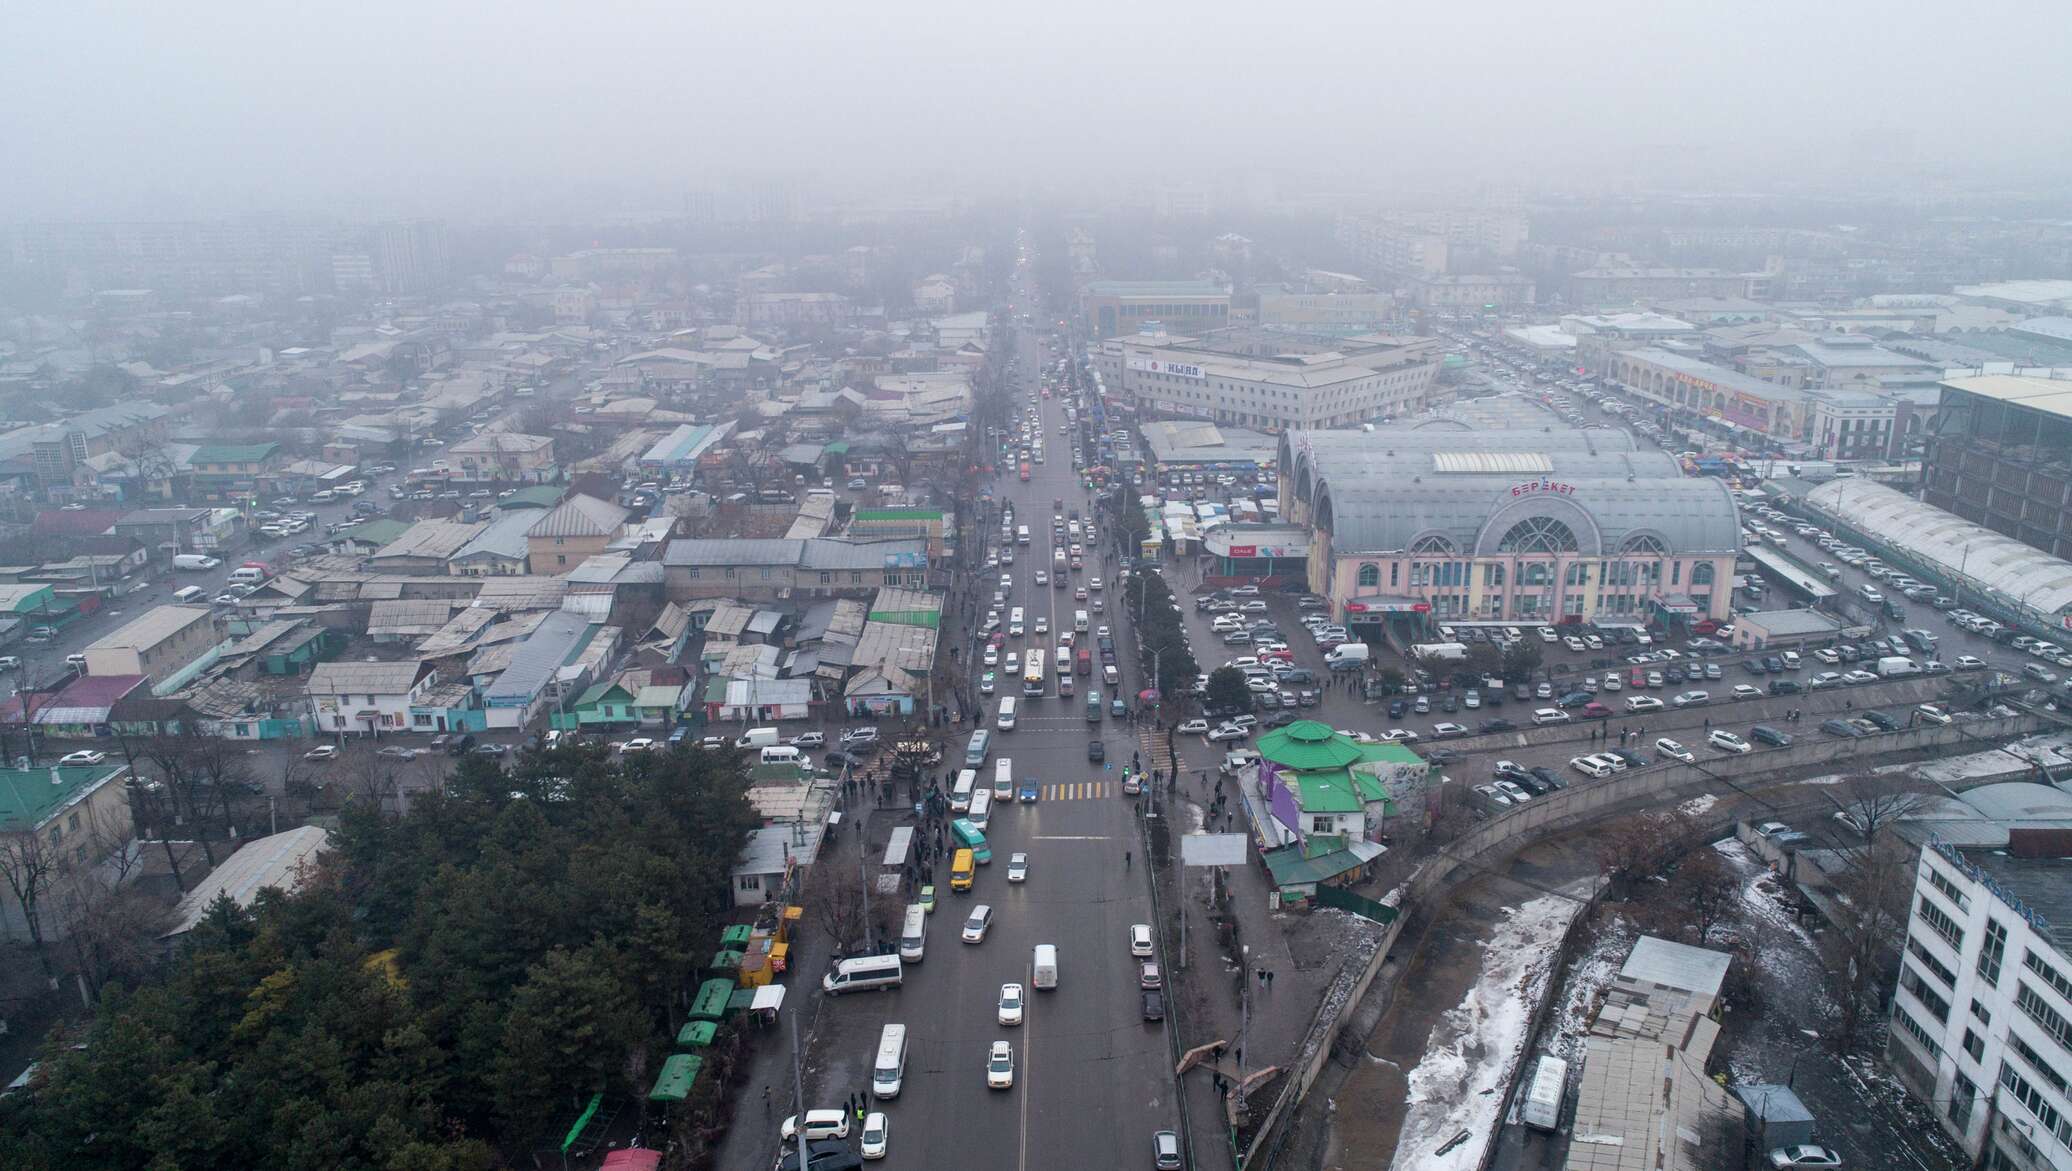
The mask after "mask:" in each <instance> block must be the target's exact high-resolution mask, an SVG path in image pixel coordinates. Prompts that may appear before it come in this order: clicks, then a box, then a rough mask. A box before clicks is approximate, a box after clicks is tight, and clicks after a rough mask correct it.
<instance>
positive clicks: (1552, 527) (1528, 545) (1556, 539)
mask: <svg viewBox="0 0 2072 1171" xmlns="http://www.w3.org/2000/svg"><path fill="white" fill-rule="evenodd" d="M1579 547H1580V546H1578V545H1577V544H1576V535H1575V533H1574V532H1573V531H1571V530H1570V529H1569V527H1568V526H1567V525H1565V524H1562V523H1561V522H1560V521H1558V520H1555V519H1554V518H1553V517H1551V516H1529V517H1526V518H1525V519H1524V520H1521V521H1519V522H1518V523H1517V524H1515V525H1512V526H1511V531H1510V532H1508V533H1505V534H1504V539H1503V540H1501V541H1499V542H1497V549H1498V550H1499V551H1500V552H1504V553H1573V552H1575V551H1576V550H1577V549H1578V548H1579Z"/></svg>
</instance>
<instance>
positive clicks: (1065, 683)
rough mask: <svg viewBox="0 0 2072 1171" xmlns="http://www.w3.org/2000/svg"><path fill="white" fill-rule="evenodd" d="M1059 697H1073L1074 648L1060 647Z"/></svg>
mask: <svg viewBox="0 0 2072 1171" xmlns="http://www.w3.org/2000/svg"><path fill="white" fill-rule="evenodd" d="M1058 698H1060V699H1070V698H1072V648H1071V647H1068V646H1061V647H1059V648H1058Z"/></svg>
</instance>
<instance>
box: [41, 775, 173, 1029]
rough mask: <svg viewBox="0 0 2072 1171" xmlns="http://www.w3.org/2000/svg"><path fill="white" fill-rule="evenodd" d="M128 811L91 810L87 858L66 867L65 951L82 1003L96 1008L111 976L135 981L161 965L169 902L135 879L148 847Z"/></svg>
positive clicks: (86, 827)
mask: <svg viewBox="0 0 2072 1171" xmlns="http://www.w3.org/2000/svg"><path fill="white" fill-rule="evenodd" d="M127 821H128V818H127V815H126V814H119V813H116V812H113V811H107V810H101V811H96V812H90V813H89V815H88V820H87V823H86V825H85V826H84V827H83V832H84V833H85V834H86V837H87V851H86V857H87V860H86V861H84V862H80V863H74V864H70V865H67V866H66V867H65V874H64V879H63V883H62V894H63V899H64V907H65V924H66V928H65V950H66V954H67V955H68V956H69V957H70V959H71V966H72V971H73V978H74V979H75V980H76V981H77V982H78V985H79V999H80V1002H81V1003H82V1004H84V1005H86V1006H88V1007H91V1006H92V1004H93V1003H94V1001H95V1000H97V999H99V997H100V994H101V989H102V988H104V987H106V986H107V985H108V983H109V982H110V981H111V980H118V979H120V980H124V981H126V982H133V981H135V980H136V979H138V978H140V977H142V976H144V975H146V974H148V973H149V972H150V971H151V969H152V967H153V966H154V965H155V964H156V962H157V959H158V955H159V949H158V942H157V941H158V938H159V936H160V935H161V934H162V933H163V932H164V930H165V925H166V923H167V921H168V918H169V915H168V912H167V910H166V907H165V904H164V903H162V902H161V901H159V900H158V899H156V898H154V897H152V896H151V895H150V894H148V893H146V892H145V891H143V890H140V889H138V888H137V887H136V886H134V885H133V884H132V883H131V881H130V880H131V878H133V877H134V876H135V874H136V872H137V871H138V870H140V869H141V868H142V865H143V858H144V851H143V849H142V847H141V845H140V844H139V843H137V842H136V841H135V840H134V837H133V836H132V834H131V831H130V826H129V825H128V824H127Z"/></svg>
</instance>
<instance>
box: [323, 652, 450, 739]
mask: <svg viewBox="0 0 2072 1171" xmlns="http://www.w3.org/2000/svg"><path fill="white" fill-rule="evenodd" d="M438 679H439V673H438V672H437V671H435V670H433V669H432V667H431V665H430V664H429V663H421V662H419V661H417V660H415V659H409V660H404V661H401V662H393V663H319V664H318V665H317V668H316V669H315V670H314V671H311V672H310V675H309V684H308V686H307V688H306V689H305V690H306V691H307V693H308V695H309V705H310V710H311V711H312V712H313V713H314V714H315V717H316V731H317V732H318V733H319V734H326V733H330V734H339V735H343V734H346V733H352V734H355V735H369V736H376V735H380V734H382V733H395V732H407V731H409V730H410V728H411V726H412V721H411V718H410V709H411V707H412V705H414V704H416V703H417V702H419V701H420V700H422V699H423V698H424V695H425V693H426V692H427V691H429V690H430V689H431V688H432V687H433V686H434V685H436V684H437V682H438Z"/></svg>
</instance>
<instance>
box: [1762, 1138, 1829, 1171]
mask: <svg viewBox="0 0 2072 1171" xmlns="http://www.w3.org/2000/svg"><path fill="white" fill-rule="evenodd" d="M1841 1165H1842V1156H1840V1155H1838V1154H1836V1153H1834V1152H1833V1151H1832V1150H1829V1149H1828V1148H1826V1147H1818V1146H1811V1145H1804V1144H1802V1145H1799V1146H1792V1147H1776V1148H1773V1149H1772V1150H1771V1151H1770V1167H1771V1171H1793V1169H1795V1168H1800V1167H1830V1168H1832V1167H1840V1166H1841Z"/></svg>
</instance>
